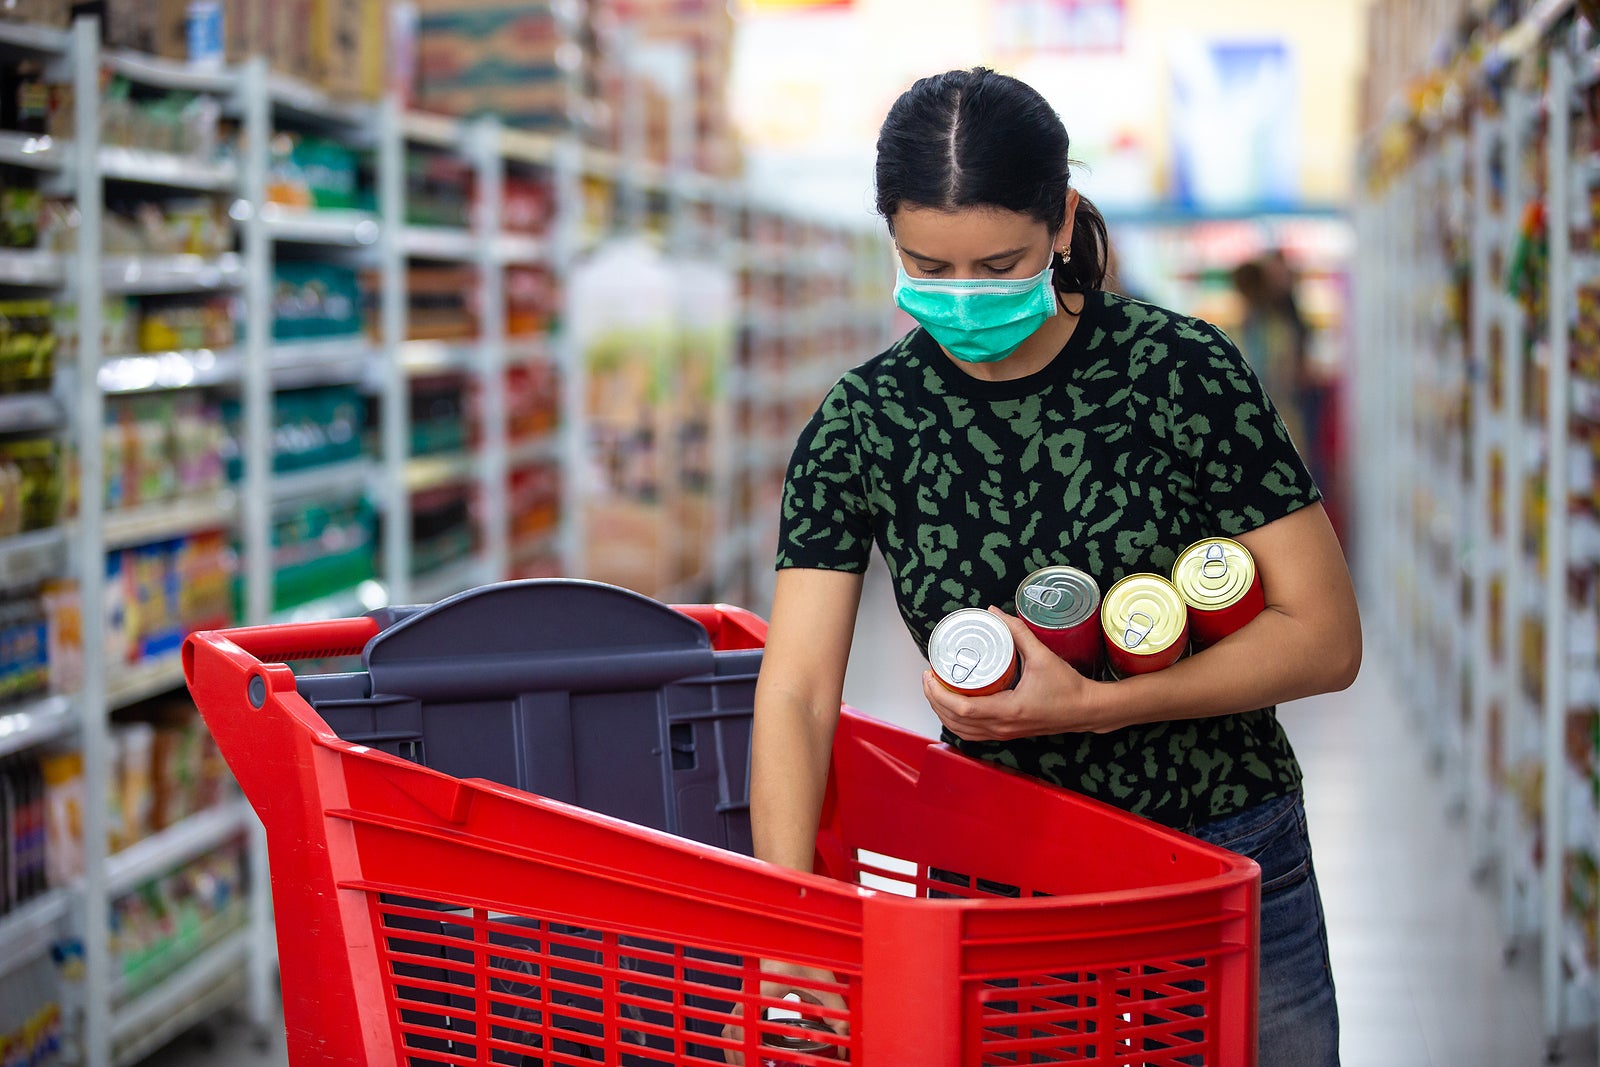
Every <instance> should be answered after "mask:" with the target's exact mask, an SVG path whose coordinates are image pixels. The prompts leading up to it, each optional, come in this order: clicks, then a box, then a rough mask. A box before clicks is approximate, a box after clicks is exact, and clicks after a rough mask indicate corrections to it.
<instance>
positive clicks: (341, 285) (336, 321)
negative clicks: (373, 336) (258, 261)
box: [238, 260, 364, 341]
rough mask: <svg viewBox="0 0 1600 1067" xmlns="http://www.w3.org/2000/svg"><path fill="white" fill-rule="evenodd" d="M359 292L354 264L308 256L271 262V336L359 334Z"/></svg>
mask: <svg viewBox="0 0 1600 1067" xmlns="http://www.w3.org/2000/svg"><path fill="white" fill-rule="evenodd" d="M361 293H362V290H361V282H360V278H359V275H358V274H357V272H356V270H355V269H354V268H353V267H346V266H342V265H340V264H337V263H319V262H315V261H309V260H283V261H280V262H278V263H276V264H274V265H273V268H272V339H273V340H274V341H306V340H314V339H325V338H330V337H353V336H357V335H359V334H360V333H361V331H362V327H363V324H364V320H363V315H362V295H361ZM238 332H240V333H242V331H238Z"/></svg>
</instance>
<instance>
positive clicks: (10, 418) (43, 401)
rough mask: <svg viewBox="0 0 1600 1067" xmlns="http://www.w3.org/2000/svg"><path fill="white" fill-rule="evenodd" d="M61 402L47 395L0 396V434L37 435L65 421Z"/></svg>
mask: <svg viewBox="0 0 1600 1067" xmlns="http://www.w3.org/2000/svg"><path fill="white" fill-rule="evenodd" d="M65 418H66V413H65V412H63V411H62V410H61V402H60V401H58V400H57V399H56V398H55V397H53V396H51V395H50V394H49V393H15V394H12V395H10V396H0V432H3V433H39V432H41V431H43V430H53V429H55V428H56V427H57V426H60V425H61V424H62V422H63V421H65Z"/></svg>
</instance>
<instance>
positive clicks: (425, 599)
mask: <svg viewBox="0 0 1600 1067" xmlns="http://www.w3.org/2000/svg"><path fill="white" fill-rule="evenodd" d="M486 570H487V568H486V567H485V566H484V562H483V561H482V560H481V559H478V558H476V557H472V558H469V559H463V560H460V561H458V562H455V563H447V564H445V565H444V566H443V567H440V568H439V569H438V570H433V571H429V572H428V573H426V574H419V575H417V576H416V577H414V578H412V579H411V600H412V601H413V602H415V603H418V604H433V603H437V602H438V601H440V600H443V599H444V598H445V597H447V596H453V595H455V594H456V593H459V592H461V591H462V590H464V589H476V588H477V587H478V586H480V585H486V584H488V582H489V580H490V579H488V578H487V577H485V573H484V572H485V571H486Z"/></svg>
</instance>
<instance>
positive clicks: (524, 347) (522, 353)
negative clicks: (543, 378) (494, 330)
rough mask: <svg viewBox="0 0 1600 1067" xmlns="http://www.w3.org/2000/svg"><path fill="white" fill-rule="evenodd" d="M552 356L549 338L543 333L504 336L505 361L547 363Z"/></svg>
mask: <svg viewBox="0 0 1600 1067" xmlns="http://www.w3.org/2000/svg"><path fill="white" fill-rule="evenodd" d="M553 358H554V353H552V352H551V351H550V339H549V338H548V337H546V336H544V335H543V334H539V335H536V336H533V337H508V338H506V362H507V363H547V362H549V361H550V360H551V359H553Z"/></svg>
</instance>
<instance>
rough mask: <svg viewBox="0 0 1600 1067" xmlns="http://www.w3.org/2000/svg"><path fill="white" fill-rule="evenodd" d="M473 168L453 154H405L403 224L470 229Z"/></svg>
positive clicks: (415, 152)
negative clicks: (404, 221)
mask: <svg viewBox="0 0 1600 1067" xmlns="http://www.w3.org/2000/svg"><path fill="white" fill-rule="evenodd" d="M474 176H475V175H474V170H473V167H472V164H471V163H470V162H468V161H467V160H466V159H463V158H462V157H461V156H459V155H456V154H455V153H452V152H424V151H413V152H408V153H406V222H407V223H409V224H411V225H413V226H455V227H463V228H464V227H469V226H471V225H472V219H471V218H470V217H469V211H468V205H470V204H471V202H472V194H473V186H474Z"/></svg>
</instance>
